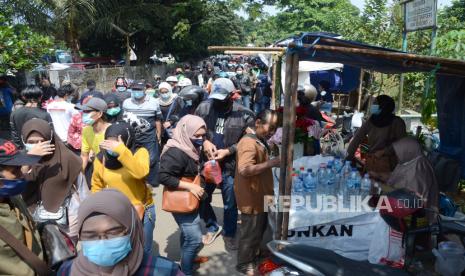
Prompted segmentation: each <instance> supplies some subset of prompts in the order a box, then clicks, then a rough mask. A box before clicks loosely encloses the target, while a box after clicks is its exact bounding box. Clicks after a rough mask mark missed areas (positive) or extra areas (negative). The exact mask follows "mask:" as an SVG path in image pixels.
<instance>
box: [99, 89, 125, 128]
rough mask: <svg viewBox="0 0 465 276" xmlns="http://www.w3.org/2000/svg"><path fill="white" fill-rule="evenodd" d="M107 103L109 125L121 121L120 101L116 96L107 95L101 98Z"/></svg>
mask: <svg viewBox="0 0 465 276" xmlns="http://www.w3.org/2000/svg"><path fill="white" fill-rule="evenodd" d="M103 99H104V100H105V102H106V103H107V111H105V113H106V114H107V119H108V122H109V123H110V124H113V123H115V122H117V121H121V120H122V118H123V110H122V109H121V101H120V99H119V98H118V96H117V95H115V94H112V93H108V94H105V95H104V96H103Z"/></svg>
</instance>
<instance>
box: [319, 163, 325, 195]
mask: <svg viewBox="0 0 465 276" xmlns="http://www.w3.org/2000/svg"><path fill="white" fill-rule="evenodd" d="M317 177H318V193H320V194H324V193H326V191H325V189H326V164H325V163H321V164H320V168H319V169H318V172H317Z"/></svg>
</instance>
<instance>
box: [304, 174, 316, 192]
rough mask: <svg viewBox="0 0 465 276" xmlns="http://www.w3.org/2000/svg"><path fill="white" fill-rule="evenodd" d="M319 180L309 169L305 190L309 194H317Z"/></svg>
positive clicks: (305, 180)
mask: <svg viewBox="0 0 465 276" xmlns="http://www.w3.org/2000/svg"><path fill="white" fill-rule="evenodd" d="M317 182H318V180H317V178H316V176H315V174H314V173H313V171H312V169H308V170H307V173H306V175H305V179H304V187H305V190H306V191H307V192H309V193H315V191H316V187H317Z"/></svg>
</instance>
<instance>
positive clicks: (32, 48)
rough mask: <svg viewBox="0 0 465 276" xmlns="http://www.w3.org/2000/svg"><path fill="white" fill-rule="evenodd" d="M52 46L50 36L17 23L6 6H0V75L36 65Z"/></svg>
mask: <svg viewBox="0 0 465 276" xmlns="http://www.w3.org/2000/svg"><path fill="white" fill-rule="evenodd" d="M50 47H52V40H51V38H50V37H47V36H44V35H40V34H37V33H35V32H33V31H32V30H31V29H30V28H29V27H28V26H26V25H24V24H18V23H15V22H14V20H13V13H12V12H11V10H9V9H8V8H7V7H6V6H3V7H2V8H0V75H2V74H6V73H8V72H15V71H21V70H28V69H32V68H33V67H35V66H36V65H37V64H38V63H39V62H40V60H41V58H42V57H43V56H44V55H45V54H47V53H48V52H49V49H50Z"/></svg>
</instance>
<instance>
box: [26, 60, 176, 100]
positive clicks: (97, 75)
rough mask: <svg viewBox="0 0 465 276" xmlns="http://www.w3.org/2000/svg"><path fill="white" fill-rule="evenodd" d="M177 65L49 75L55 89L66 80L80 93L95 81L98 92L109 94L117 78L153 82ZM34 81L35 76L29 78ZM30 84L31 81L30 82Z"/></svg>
mask: <svg viewBox="0 0 465 276" xmlns="http://www.w3.org/2000/svg"><path fill="white" fill-rule="evenodd" d="M174 68H175V65H171V64H170V65H166V64H163V65H145V66H131V67H128V68H126V67H108V68H96V69H85V70H76V69H66V70H61V71H54V70H53V71H52V70H49V71H48V72H47V74H48V75H49V76H50V81H51V82H52V83H53V84H54V85H55V87H60V85H61V83H62V82H63V81H64V80H69V81H71V83H73V84H75V85H77V86H78V87H79V88H80V92H81V93H82V91H84V90H85V89H86V82H87V81H88V80H90V79H93V80H95V82H96V83H97V90H99V91H102V92H109V91H110V90H111V89H112V88H113V85H114V82H115V79H116V78H117V77H121V76H124V77H126V78H128V79H133V80H137V79H145V80H147V81H153V76H154V75H159V76H161V77H162V78H165V76H166V75H167V74H168V73H169V72H171V71H173V70H174ZM29 78H30V79H31V80H32V79H33V78H34V76H29ZM28 82H29V81H28Z"/></svg>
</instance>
